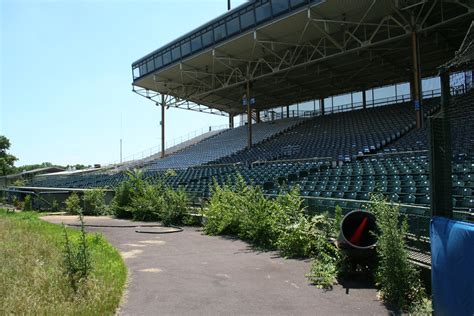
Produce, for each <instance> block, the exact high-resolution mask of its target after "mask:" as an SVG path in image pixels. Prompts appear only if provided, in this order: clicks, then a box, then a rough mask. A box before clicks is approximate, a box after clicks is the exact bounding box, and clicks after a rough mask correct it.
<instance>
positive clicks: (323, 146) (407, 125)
mask: <svg viewBox="0 0 474 316" xmlns="http://www.w3.org/2000/svg"><path fill="white" fill-rule="evenodd" d="M438 100H439V98H433V99H428V100H426V105H425V106H426V109H427V110H426V111H427V113H432V112H433V111H434V110H435V108H436V106H437V105H438V104H439V102H438ZM414 118H415V114H414V110H413V107H412V105H411V104H410V103H402V104H395V105H390V106H383V107H379V108H371V109H365V110H357V111H351V112H344V113H338V114H332V115H326V116H320V117H316V118H313V119H311V120H308V121H307V122H305V123H304V124H301V125H300V126H298V127H296V128H294V129H292V130H290V131H288V132H286V133H284V134H283V135H280V136H278V137H275V138H273V139H271V140H269V141H266V142H263V143H262V144H260V145H258V146H254V147H253V148H251V149H244V150H242V151H240V152H238V153H236V154H234V155H232V156H230V157H224V158H221V159H219V160H217V161H216V163H236V162H252V161H257V160H275V159H301V158H311V157H331V158H335V159H338V160H343V161H350V160H352V159H354V158H356V157H358V156H362V155H363V154H369V153H374V152H375V151H377V150H380V149H382V148H383V147H384V146H386V145H387V144H389V143H391V142H394V141H395V140H397V139H399V138H400V137H401V136H402V135H404V134H406V133H407V132H408V131H409V130H411V129H412V128H413V127H414V126H415V121H414Z"/></svg>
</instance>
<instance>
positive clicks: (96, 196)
mask: <svg viewBox="0 0 474 316" xmlns="http://www.w3.org/2000/svg"><path fill="white" fill-rule="evenodd" d="M107 214H109V207H108V205H107V204H106V203H105V191H104V190H103V189H91V190H88V191H84V215H107Z"/></svg>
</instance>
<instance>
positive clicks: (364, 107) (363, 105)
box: [362, 90, 367, 109]
mask: <svg viewBox="0 0 474 316" xmlns="http://www.w3.org/2000/svg"><path fill="white" fill-rule="evenodd" d="M362 108H363V109H366V108H367V95H366V94H365V90H362Z"/></svg>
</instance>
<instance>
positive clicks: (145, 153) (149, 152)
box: [105, 125, 229, 166]
mask: <svg viewBox="0 0 474 316" xmlns="http://www.w3.org/2000/svg"><path fill="white" fill-rule="evenodd" d="M228 127H229V126H228V125H216V126H209V127H205V128H201V129H198V130H195V131H192V132H189V133H188V134H186V135H182V136H180V137H176V138H174V139H172V140H170V141H166V142H165V150H167V149H170V148H172V147H175V146H177V145H179V144H183V143H185V142H187V141H189V140H192V139H193V138H196V137H198V136H204V135H205V134H208V133H210V132H218V131H224V130H225V129H227V128H228ZM160 152H161V143H160V144H159V145H158V146H153V147H150V148H148V149H145V150H142V151H139V152H136V153H134V154H132V155H127V156H125V157H123V159H122V162H120V161H119V160H116V161H113V162H111V163H108V164H106V165H105V166H114V165H120V164H125V163H130V162H132V161H138V160H143V159H145V158H147V157H150V156H154V155H157V154H159V153H160Z"/></svg>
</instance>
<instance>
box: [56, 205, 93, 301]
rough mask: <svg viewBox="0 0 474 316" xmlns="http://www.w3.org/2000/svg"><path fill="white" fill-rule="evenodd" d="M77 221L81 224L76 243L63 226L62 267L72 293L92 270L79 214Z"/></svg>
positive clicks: (82, 220)
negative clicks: (64, 269) (63, 266)
mask: <svg viewBox="0 0 474 316" xmlns="http://www.w3.org/2000/svg"><path fill="white" fill-rule="evenodd" d="M79 221H80V223H81V232H80V235H79V240H77V241H73V240H71V238H70V237H69V234H68V232H67V230H66V227H65V226H64V225H63V232H64V250H63V256H64V265H65V268H66V275H67V278H68V280H69V283H70V285H71V287H72V288H73V290H74V292H77V289H78V286H79V285H80V284H81V283H83V282H84V281H85V280H86V279H87V277H88V276H89V274H90V270H91V268H92V266H91V261H90V257H91V256H90V253H89V248H88V245H87V238H86V232H85V229H84V217H83V215H82V214H81V213H79Z"/></svg>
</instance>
